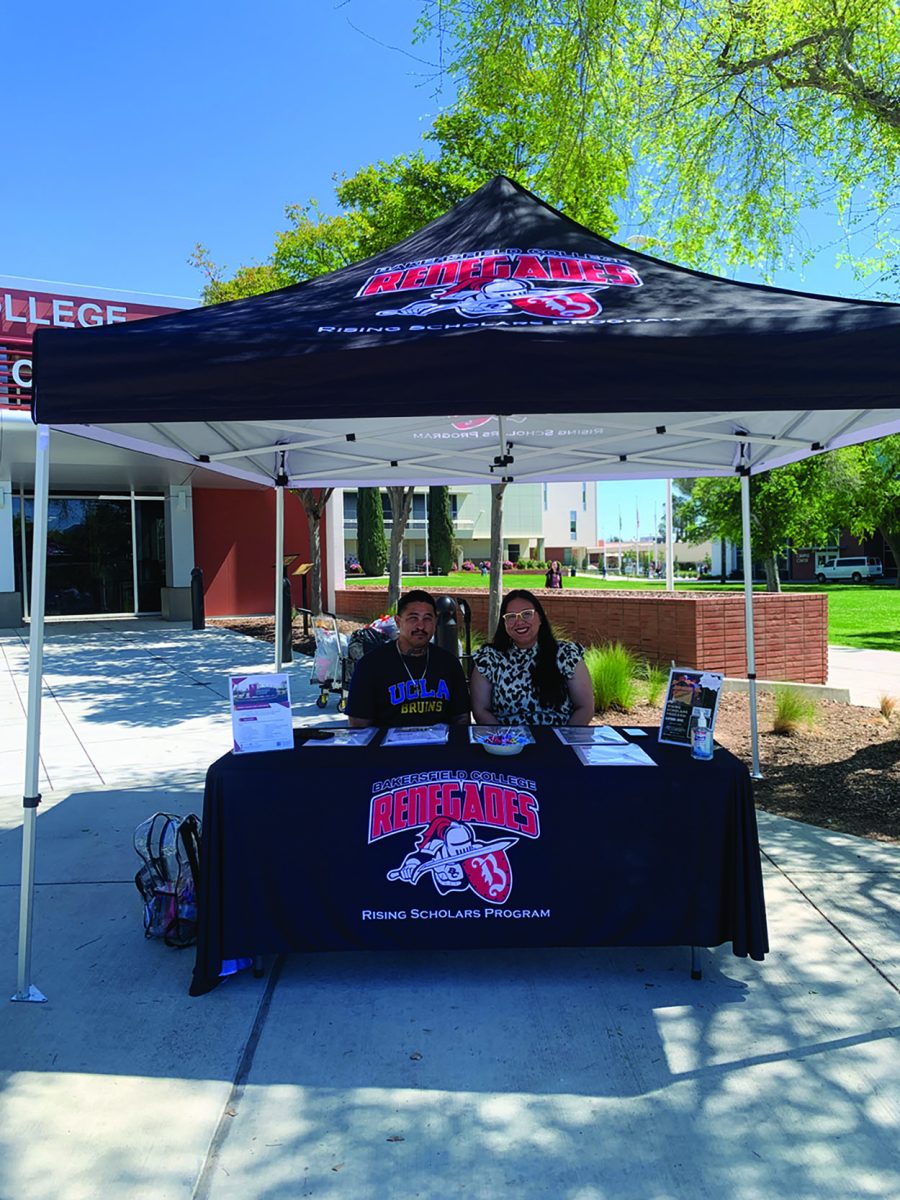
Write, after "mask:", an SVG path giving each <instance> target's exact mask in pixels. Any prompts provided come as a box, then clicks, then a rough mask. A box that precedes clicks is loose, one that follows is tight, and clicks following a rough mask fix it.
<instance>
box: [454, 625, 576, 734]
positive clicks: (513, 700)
mask: <svg viewBox="0 0 900 1200" xmlns="http://www.w3.org/2000/svg"><path fill="white" fill-rule="evenodd" d="M536 658H537V646H536V645H535V646H532V647H530V648H529V649H528V650H523V649H522V648H521V647H519V646H510V648H509V649H508V650H507V651H506V652H505V653H504V652H503V651H500V650H497V649H496V648H495V647H494V646H482V647H481V649H480V650H478V651H477V652H476V654H475V658H474V663H475V666H476V667H477V668H478V670H479V671H480V672H481V674H482V675H483V676H484V677H485V679H486V680H487V681H488V683H489V684H490V685H491V711H492V712H493V714H494V716H495V717H496V718H497V721H498V722H499V723H500V724H501V725H565V724H566V723H567V722H568V720H569V717H571V715H572V712H573V710H574V708H575V705H574V704H573V703H572V698H571V697H570V696H568V695H567V696H566V698H565V700H564V701H563V702H562V704H560V705H558V706H554V707H552V708H545V707H544V706H543V705H542V704H541V702H540V701H539V700H538V697H537V693H536V692H535V689H534V684H533V683H532V676H531V668H532V666H533V665H534V661H535V659H536ZM583 658H584V647H583V646H580V645H579V644H578V642H560V643H559V644H558V650H557V655H556V662H557V665H558V666H559V669H560V671H561V672H562V674H563V675H564V676H565V677H566V679H571V678H572V675H573V674H574V673H575V668H576V667H577V666H578V664H579V663H580V662H581V660H582V659H583Z"/></svg>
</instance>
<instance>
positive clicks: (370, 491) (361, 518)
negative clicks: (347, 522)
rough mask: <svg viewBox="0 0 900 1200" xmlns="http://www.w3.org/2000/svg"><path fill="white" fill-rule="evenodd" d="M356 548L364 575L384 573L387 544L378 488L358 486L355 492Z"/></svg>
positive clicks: (386, 561)
mask: <svg viewBox="0 0 900 1200" xmlns="http://www.w3.org/2000/svg"><path fill="white" fill-rule="evenodd" d="M356 548H357V554H358V556H359V561H360V564H361V565H362V569H363V571H364V572H365V573H366V575H383V574H384V572H385V569H386V568H387V563H388V544H387V538H386V537H385V536H384V510H383V509H382V507H381V489H380V488H375V487H367V488H360V489H359V490H358V492H357V493H356Z"/></svg>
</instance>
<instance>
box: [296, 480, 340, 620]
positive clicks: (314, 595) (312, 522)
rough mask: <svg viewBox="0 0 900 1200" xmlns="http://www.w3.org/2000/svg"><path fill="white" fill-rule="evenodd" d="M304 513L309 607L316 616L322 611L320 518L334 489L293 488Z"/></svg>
mask: <svg viewBox="0 0 900 1200" xmlns="http://www.w3.org/2000/svg"><path fill="white" fill-rule="evenodd" d="M292 490H293V492H294V495H295V496H298V497H299V499H300V503H301V504H302V505H303V511H304V512H305V513H306V523H307V525H308V527H309V557H310V559H311V560H312V569H311V570H310V573H309V576H310V589H309V590H310V597H309V606H310V608H311V609H312V611H313V612H314V613H316V614H317V615H318V614H319V613H320V612H321V611H322V535H321V528H322V517H323V516H324V515H325V506H326V504H327V503H328V501H329V500H330V499H331V493H332V492H333V491H334V488H293V489H292Z"/></svg>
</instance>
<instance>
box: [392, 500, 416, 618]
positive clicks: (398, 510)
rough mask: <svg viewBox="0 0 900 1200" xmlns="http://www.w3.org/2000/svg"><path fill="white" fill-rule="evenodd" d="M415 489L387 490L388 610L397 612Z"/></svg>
mask: <svg viewBox="0 0 900 1200" xmlns="http://www.w3.org/2000/svg"><path fill="white" fill-rule="evenodd" d="M415 490H416V489H415V488H414V487H397V486H394V487H389V488H387V489H386V491H387V494H388V500H389V501H390V504H391V548H390V555H389V576H388V610H389V611H390V612H395V611H396V609H397V603H398V601H399V600H400V589H401V586H402V583H403V535H404V534H405V533H406V526H407V525H408V524H409V515H410V513H411V512H412V503H413V495H414V493H415Z"/></svg>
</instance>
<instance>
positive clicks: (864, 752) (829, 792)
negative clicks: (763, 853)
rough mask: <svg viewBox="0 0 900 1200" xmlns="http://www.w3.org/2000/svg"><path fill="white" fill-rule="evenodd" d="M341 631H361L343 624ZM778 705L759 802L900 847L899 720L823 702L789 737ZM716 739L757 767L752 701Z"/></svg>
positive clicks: (633, 717)
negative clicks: (779, 727)
mask: <svg viewBox="0 0 900 1200" xmlns="http://www.w3.org/2000/svg"><path fill="white" fill-rule="evenodd" d="M209 624H210V625H221V626H224V627H226V628H229V629H234V630H235V631H236V632H238V633H244V634H247V635H248V636H250V637H257V638H260V639H261V640H263V641H268V642H272V643H274V640H275V635H274V630H275V622H274V621H273V620H272V619H271V618H269V619H268V620H266V619H265V618H242V619H240V620H233V621H224V620H215V621H210V622H209ZM338 628H339V629H340V631H341V632H342V633H352V632H353V630H354V629H358V628H359V625H358V623H357V622H354V621H339V622H338ZM293 645H294V649H295V650H296V651H297V653H299V654H311V653H312V652H313V649H314V642H313V639H312V638H311V637H310V638H307V639H304V638H303V636H302V628H301V627H299V623H298V627H295V630H294V641H293ZM659 718H660V710H659V706H658V705H657V706H653V707H651V706H650V705H647V704H638V705H636V706H635V707H634V708H633V709H631V710H630V712H628V713H613V712H610V713H604V714H601V715H599V716H598V718H597V720H598V722H603V723H608V724H611V725H658V724H659ZM772 720H773V699H772V696H771V695H770V694H768V693H765V692H763V693H761V694H760V698H759V761H760V771H761V773H762V775H763V778H762V779H761V780H754V782H753V789H754V793H755V795H756V803H757V805H758V807H759V808H761V809H763V810H765V811H766V812H771V813H775V814H777V815H778V816H782V817H791V818H793V819H794V820H797V821H806V822H807V823H808V824H810V825H820V826H823V827H824V828H826V829H833V830H837V831H840V832H842V833H852V834H856V835H858V836H860V837H868V838H874V839H877V840H879V841H885V842H900V716H898V715H896V714H895V715H894V716H893V717H892V718H890V719H885V718H884V717H883V716H882V715H881V713H879V712H878V710H877V709H872V708H860V707H858V706H856V705H852V704H841V703H838V702H837V701H834V700H822V701H819V703H818V710H817V714H816V718H815V721H814V724H813V727H812V729H809V730H807V729H801V730H800V731H799V732H798V733H795V734H792V735H790V736H786V735H783V734H777V733H774V732H773V729H772ZM716 741H718V742H719V743H721V745H723V746H725V747H727V748H728V749H729V750H731V751H732V753H734V754H736V755H738V757H739V758H742V759H743V760H744V761H745V762H747V763H749V762H750V716H749V708H748V704H747V697H746V696H743V695H740V694H738V693H726V694H725V695H723V696H722V699H721V702H720V705H719V713H718V717H717V719H716Z"/></svg>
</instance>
